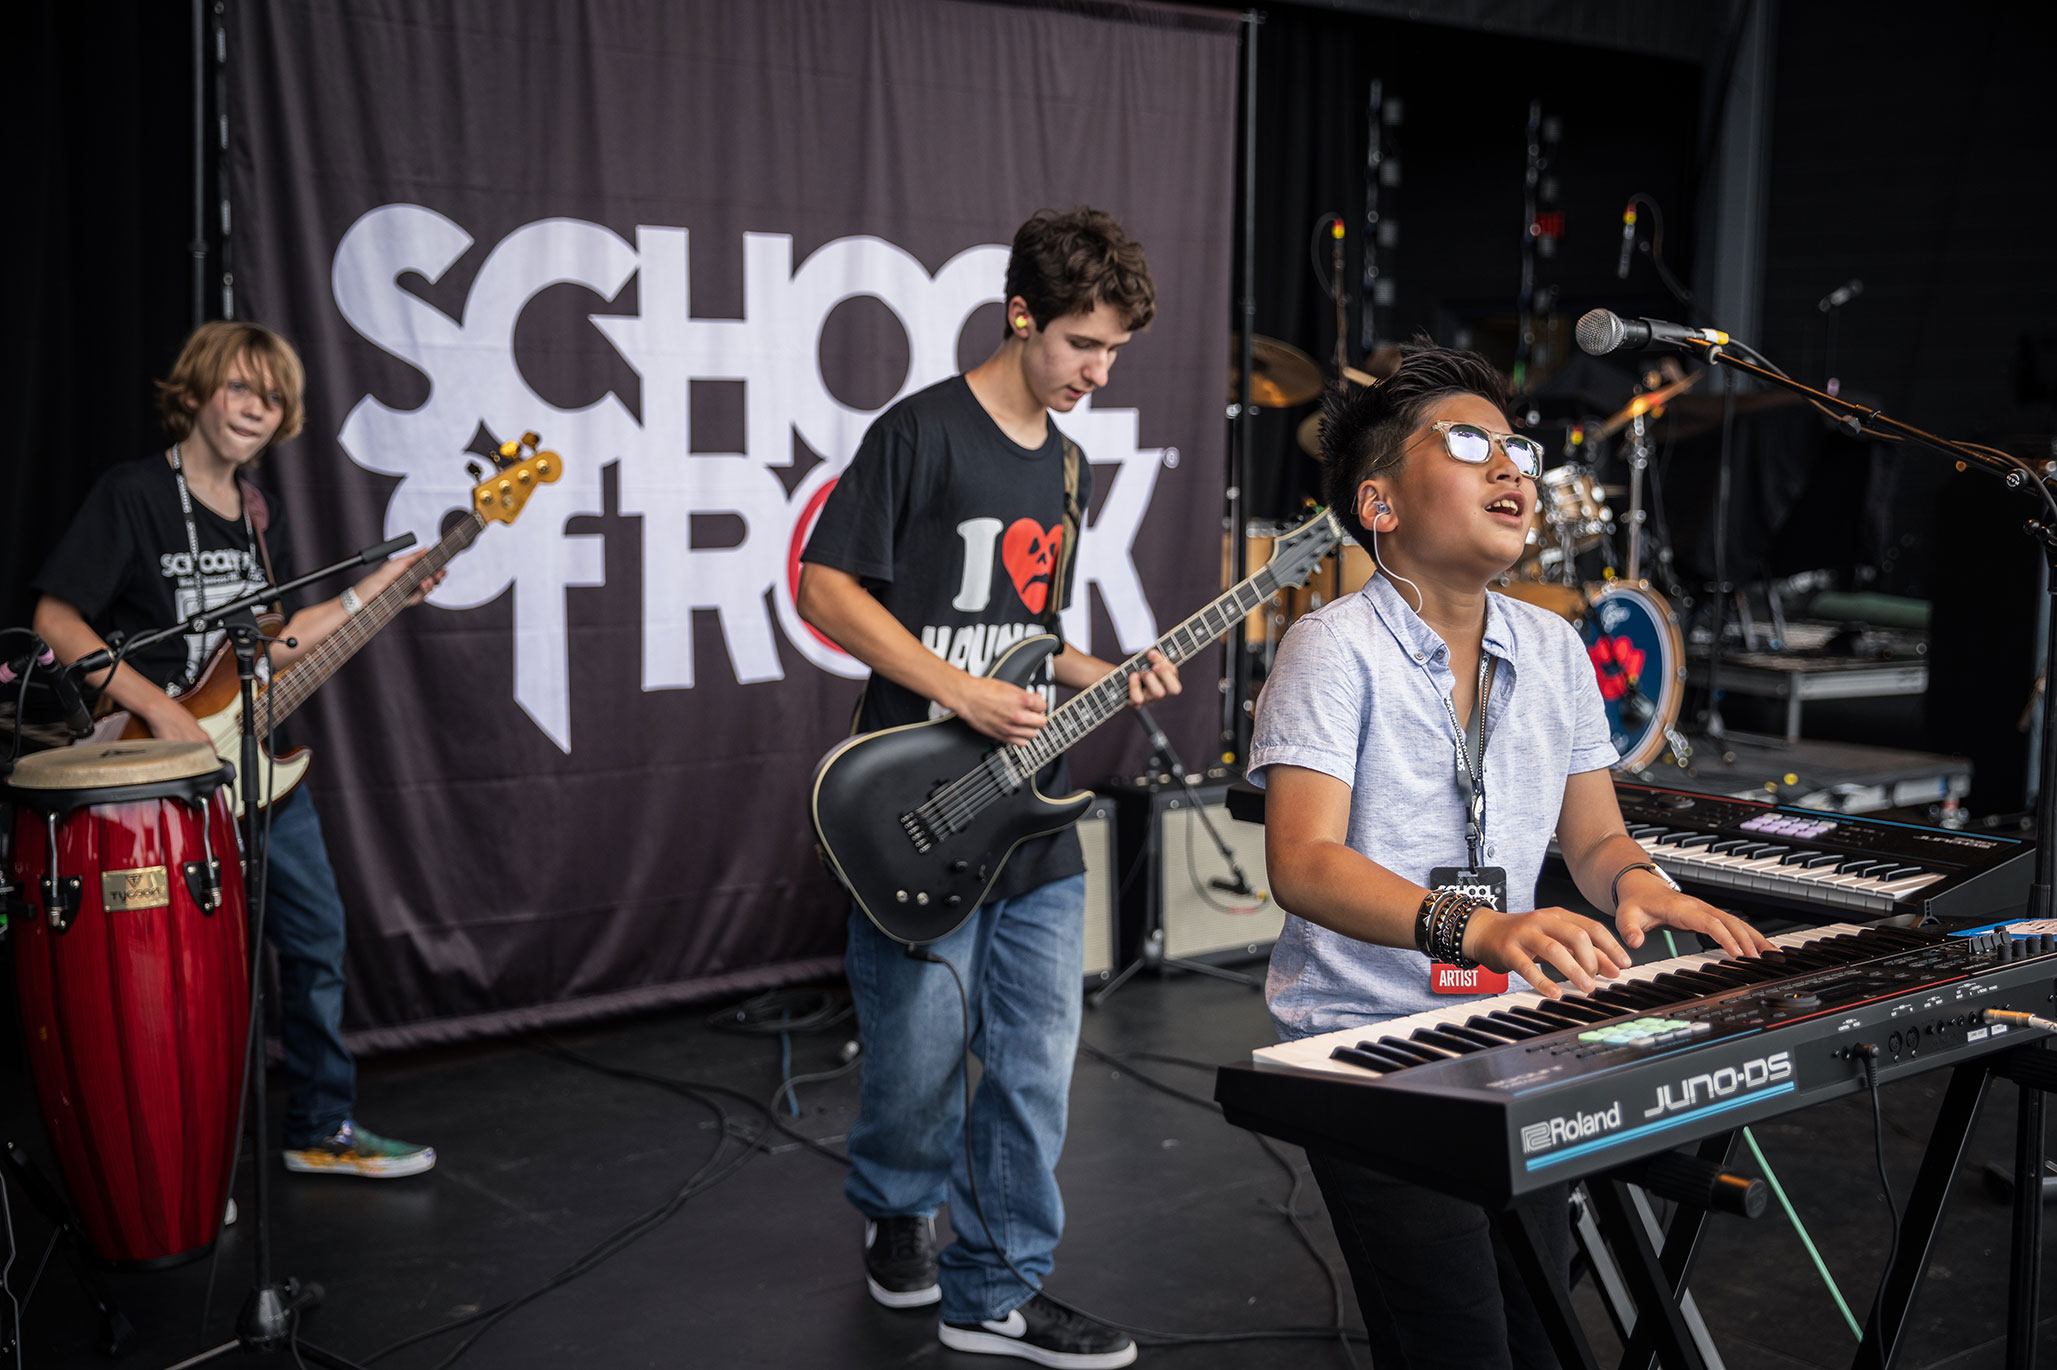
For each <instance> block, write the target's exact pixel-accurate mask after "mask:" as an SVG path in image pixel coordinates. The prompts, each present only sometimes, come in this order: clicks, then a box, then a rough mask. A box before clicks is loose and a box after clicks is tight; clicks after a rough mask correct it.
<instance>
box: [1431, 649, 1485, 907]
mask: <svg viewBox="0 0 2057 1370" xmlns="http://www.w3.org/2000/svg"><path fill="white" fill-rule="evenodd" d="M1494 664H1495V663H1494V661H1493V657H1492V654H1491V653H1490V652H1488V651H1486V650H1485V648H1484V647H1483V646H1481V647H1480V648H1479V656H1478V693H1477V694H1476V695H1475V696H1473V698H1472V704H1471V726H1470V727H1468V728H1467V727H1465V726H1464V725H1462V724H1460V723H1459V722H1458V721H1457V706H1456V705H1454V704H1452V703H1451V702H1450V697H1449V696H1448V695H1444V696H1443V712H1445V713H1447V714H1448V715H1450V727H1451V729H1452V730H1453V731H1454V732H1455V733H1456V736H1457V793H1458V794H1459V795H1461V796H1463V798H1464V845H1465V848H1466V850H1467V851H1468V852H1469V853H1470V857H1471V868H1472V869H1473V870H1477V869H1478V866H1479V858H1480V856H1481V855H1482V851H1481V848H1482V847H1483V845H1484V843H1485V834H1486V697H1487V691H1488V690H1490V689H1491V688H1492V683H1493V667H1494ZM1473 736H1476V737H1477V739H1478V742H1477V747H1476V752H1475V754H1474V748H1473V746H1472V744H1471V742H1470V741H1469V740H1468V739H1469V738H1471V737H1473Z"/></svg>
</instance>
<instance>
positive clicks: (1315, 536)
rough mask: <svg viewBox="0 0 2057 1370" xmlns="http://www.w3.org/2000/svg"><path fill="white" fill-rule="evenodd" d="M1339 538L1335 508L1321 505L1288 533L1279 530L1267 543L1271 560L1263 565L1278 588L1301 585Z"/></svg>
mask: <svg viewBox="0 0 2057 1370" xmlns="http://www.w3.org/2000/svg"><path fill="white" fill-rule="evenodd" d="M1342 540H1343V525H1342V523H1341V521H1339V520H1338V519H1337V518H1336V515H1335V511H1334V510H1332V509H1324V510H1322V511H1321V512H1320V513H1318V514H1316V515H1315V516H1314V517H1313V518H1311V519H1308V520H1307V522H1305V523H1303V524H1301V525H1300V526H1299V527H1298V528H1295V529H1294V530H1293V531H1292V532H1290V533H1281V534H1280V535H1279V536H1278V537H1277V538H1276V539H1275V540H1274V541H1273V542H1272V544H1271V560H1270V561H1267V562H1266V563H1264V569H1265V570H1266V571H1269V572H1270V573H1271V575H1272V576H1273V577H1274V578H1275V579H1276V580H1277V582H1278V586H1279V588H1283V587H1285V586H1288V585H1303V584H1305V583H1306V582H1307V579H1308V577H1310V576H1312V575H1313V574H1314V573H1315V571H1316V570H1317V569H1319V568H1320V566H1321V559H1322V558H1323V557H1325V556H1327V555H1328V554H1329V552H1330V551H1332V550H1333V549H1334V548H1335V545H1336V544H1337V543H1339V542H1341V541H1342Z"/></svg>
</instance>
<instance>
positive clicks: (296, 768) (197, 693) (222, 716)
mask: <svg viewBox="0 0 2057 1370" xmlns="http://www.w3.org/2000/svg"><path fill="white" fill-rule="evenodd" d="M257 622H258V626H259V627H261V628H262V629H263V630H264V632H265V634H266V635H267V636H276V635H277V634H278V632H279V630H280V629H281V628H283V627H284V626H285V620H283V619H281V618H279V617H278V616H277V615H275V614H263V615H260V616H259V618H258V620H257ZM179 703H180V704H182V705H184V706H185V708H186V712H187V713H190V714H191V715H193V720H194V721H195V722H196V723H198V724H199V725H200V726H201V727H202V728H204V729H205V730H206V732H207V740H208V741H209V742H212V743H213V744H214V754H215V755H216V756H219V757H220V758H221V759H222V760H224V761H226V762H228V763H229V764H230V765H232V766H234V767H236V784H235V788H234V793H235V797H236V817H238V818H241V817H242V816H243V802H244V799H245V798H246V796H247V797H249V798H252V799H254V800H255V801H256V802H257V804H258V806H259V807H263V806H264V805H265V804H276V803H278V802H279V801H280V800H282V799H284V798H285V797H286V796H287V795H289V794H291V793H292V792H293V787H294V786H296V785H298V784H299V783H300V782H301V781H302V780H304V779H306V777H307V771H308V768H309V767H310V766H312V765H313V764H314V754H313V753H312V752H310V751H308V750H307V749H306V748H305V747H298V748H295V749H294V750H292V751H290V752H287V753H286V754H285V755H283V756H279V757H273V756H270V755H268V754H265V753H263V752H262V751H261V750H260V753H259V755H260V757H261V762H260V765H261V768H262V770H263V772H265V773H264V774H260V775H259V776H258V777H257V783H256V784H255V785H250V784H246V783H245V780H244V777H243V774H242V767H243V687H242V682H241V681H239V680H238V679H237V678H236V656H235V653H234V652H232V651H230V650H229V649H228V648H227V647H221V648H217V649H216V651H215V653H214V658H213V660H211V661H209V662H208V663H207V669H206V670H205V671H203V672H202V673H201V675H200V679H199V680H198V681H197V682H195V683H194V685H193V688H192V689H190V690H188V691H186V692H185V693H184V694H182V695H180V696H179ZM264 722H265V719H264V689H263V687H260V688H259V689H258V691H257V726H258V728H259V729H260V730H262V729H263V727H264ZM150 735H151V733H150V729H149V726H148V725H147V724H145V723H144V722H143V720H142V719H140V718H137V717H135V716H134V715H132V714H130V713H129V712H128V711H127V710H126V709H123V710H119V711H117V712H115V713H111V714H108V715H107V716H106V717H105V718H103V719H101V720H100V722H99V724H98V726H97V727H95V729H94V731H93V736H94V737H95V738H96V739H100V740H104V741H113V740H116V739H120V740H124V741H125V740H128V739H131V738H138V737H149V736H150Z"/></svg>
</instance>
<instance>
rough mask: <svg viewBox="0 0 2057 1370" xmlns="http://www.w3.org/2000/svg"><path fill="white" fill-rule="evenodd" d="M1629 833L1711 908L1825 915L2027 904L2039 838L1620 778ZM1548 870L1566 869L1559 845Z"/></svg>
mask: <svg viewBox="0 0 2057 1370" xmlns="http://www.w3.org/2000/svg"><path fill="white" fill-rule="evenodd" d="M1614 794H1615V798H1616V799H1618V800H1619V801H1620V803H1621V816H1622V818H1623V819H1624V820H1625V821H1626V822H1627V823H1628V832H1629V836H1631V837H1633V838H1635V839H1636V840H1637V841H1638V842H1640V843H1642V844H1643V850H1644V851H1646V852H1648V853H1649V854H1650V859H1651V860H1653V861H1655V862H1656V863H1657V864H1658V865H1660V866H1662V867H1663V868H1664V869H1665V870H1667V871H1669V872H1670V873H1671V876H1672V878H1673V879H1674V880H1677V881H1678V882H1679V884H1681V885H1683V886H1685V887H1686V888H1687V889H1688V890H1690V891H1691V892H1692V893H1694V894H1697V895H1699V896H1700V897H1701V898H1704V899H1706V900H1708V901H1709V902H1711V903H1718V904H1725V905H1729V904H1744V905H1764V906H1769V907H1772V908H1777V909H1780V910H1784V911H1788V912H1794V913H1799V914H1802V915H1809V916H1812V917H1814V918H1816V919H1820V918H1822V917H1824V916H1827V917H1832V918H1849V919H1870V918H1883V917H1887V916H1889V915H1892V914H1902V913H1914V914H1921V915H1925V916H1926V917H1930V918H1971V919H1984V918H1990V917H1998V916H2001V915H2003V914H2005V913H2007V912H2009V911H2011V910H2013V909H2018V908H2020V907H2021V905H2022V903H2023V902H2024V901H2025V900H2026V899H2027V898H2028V886H2029V880H2030V877H2031V876H2032V875H2033V873H2034V872H2033V867H2034V864H2035V843H2034V842H2032V841H2029V840H2027V839H2025V838H2019V837H2002V836H1998V835H1996V834H1991V833H1971V832H1959V831H1957V830H1955V829H1951V828H1936V827H1924V826H1921V825H1919V824H1913V823H1897V822H1893V821H1890V820H1887V819H1880V818H1870V817H1867V816H1865V815H1863V814H1838V813H1825V812H1823V811H1821V810H1819V809H1799V808H1792V807H1790V806H1787V805H1781V804H1772V803H1768V802H1765V801H1761V800H1755V799H1729V798H1724V797H1721V796H1716V795H1705V794H1693V793H1691V792H1689V791H1685V790H1668V789H1661V788H1659V787H1657V786H1654V785H1633V784H1627V783H1624V782H1622V781H1619V780H1617V781H1616V782H1615V784H1614ZM1548 868H1549V869H1551V870H1553V871H1554V872H1555V873H1558V874H1562V873H1563V871H1564V866H1563V862H1562V860H1561V859H1560V858H1559V855H1558V851H1557V844H1556V842H1555V841H1554V840H1553V841H1552V842H1551V844H1550V861H1549V866H1548Z"/></svg>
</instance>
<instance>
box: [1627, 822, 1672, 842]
mask: <svg viewBox="0 0 2057 1370" xmlns="http://www.w3.org/2000/svg"><path fill="white" fill-rule="evenodd" d="M1627 827H1628V835H1629V836H1630V837H1633V838H1635V839H1636V841H1638V842H1640V841H1642V840H1643V839H1644V838H1646V837H1648V836H1649V835H1650V834H1651V833H1657V832H1663V831H1664V829H1663V828H1660V827H1658V826H1657V825H1656V824H1655V823H1630V824H1628V825H1627Z"/></svg>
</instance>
